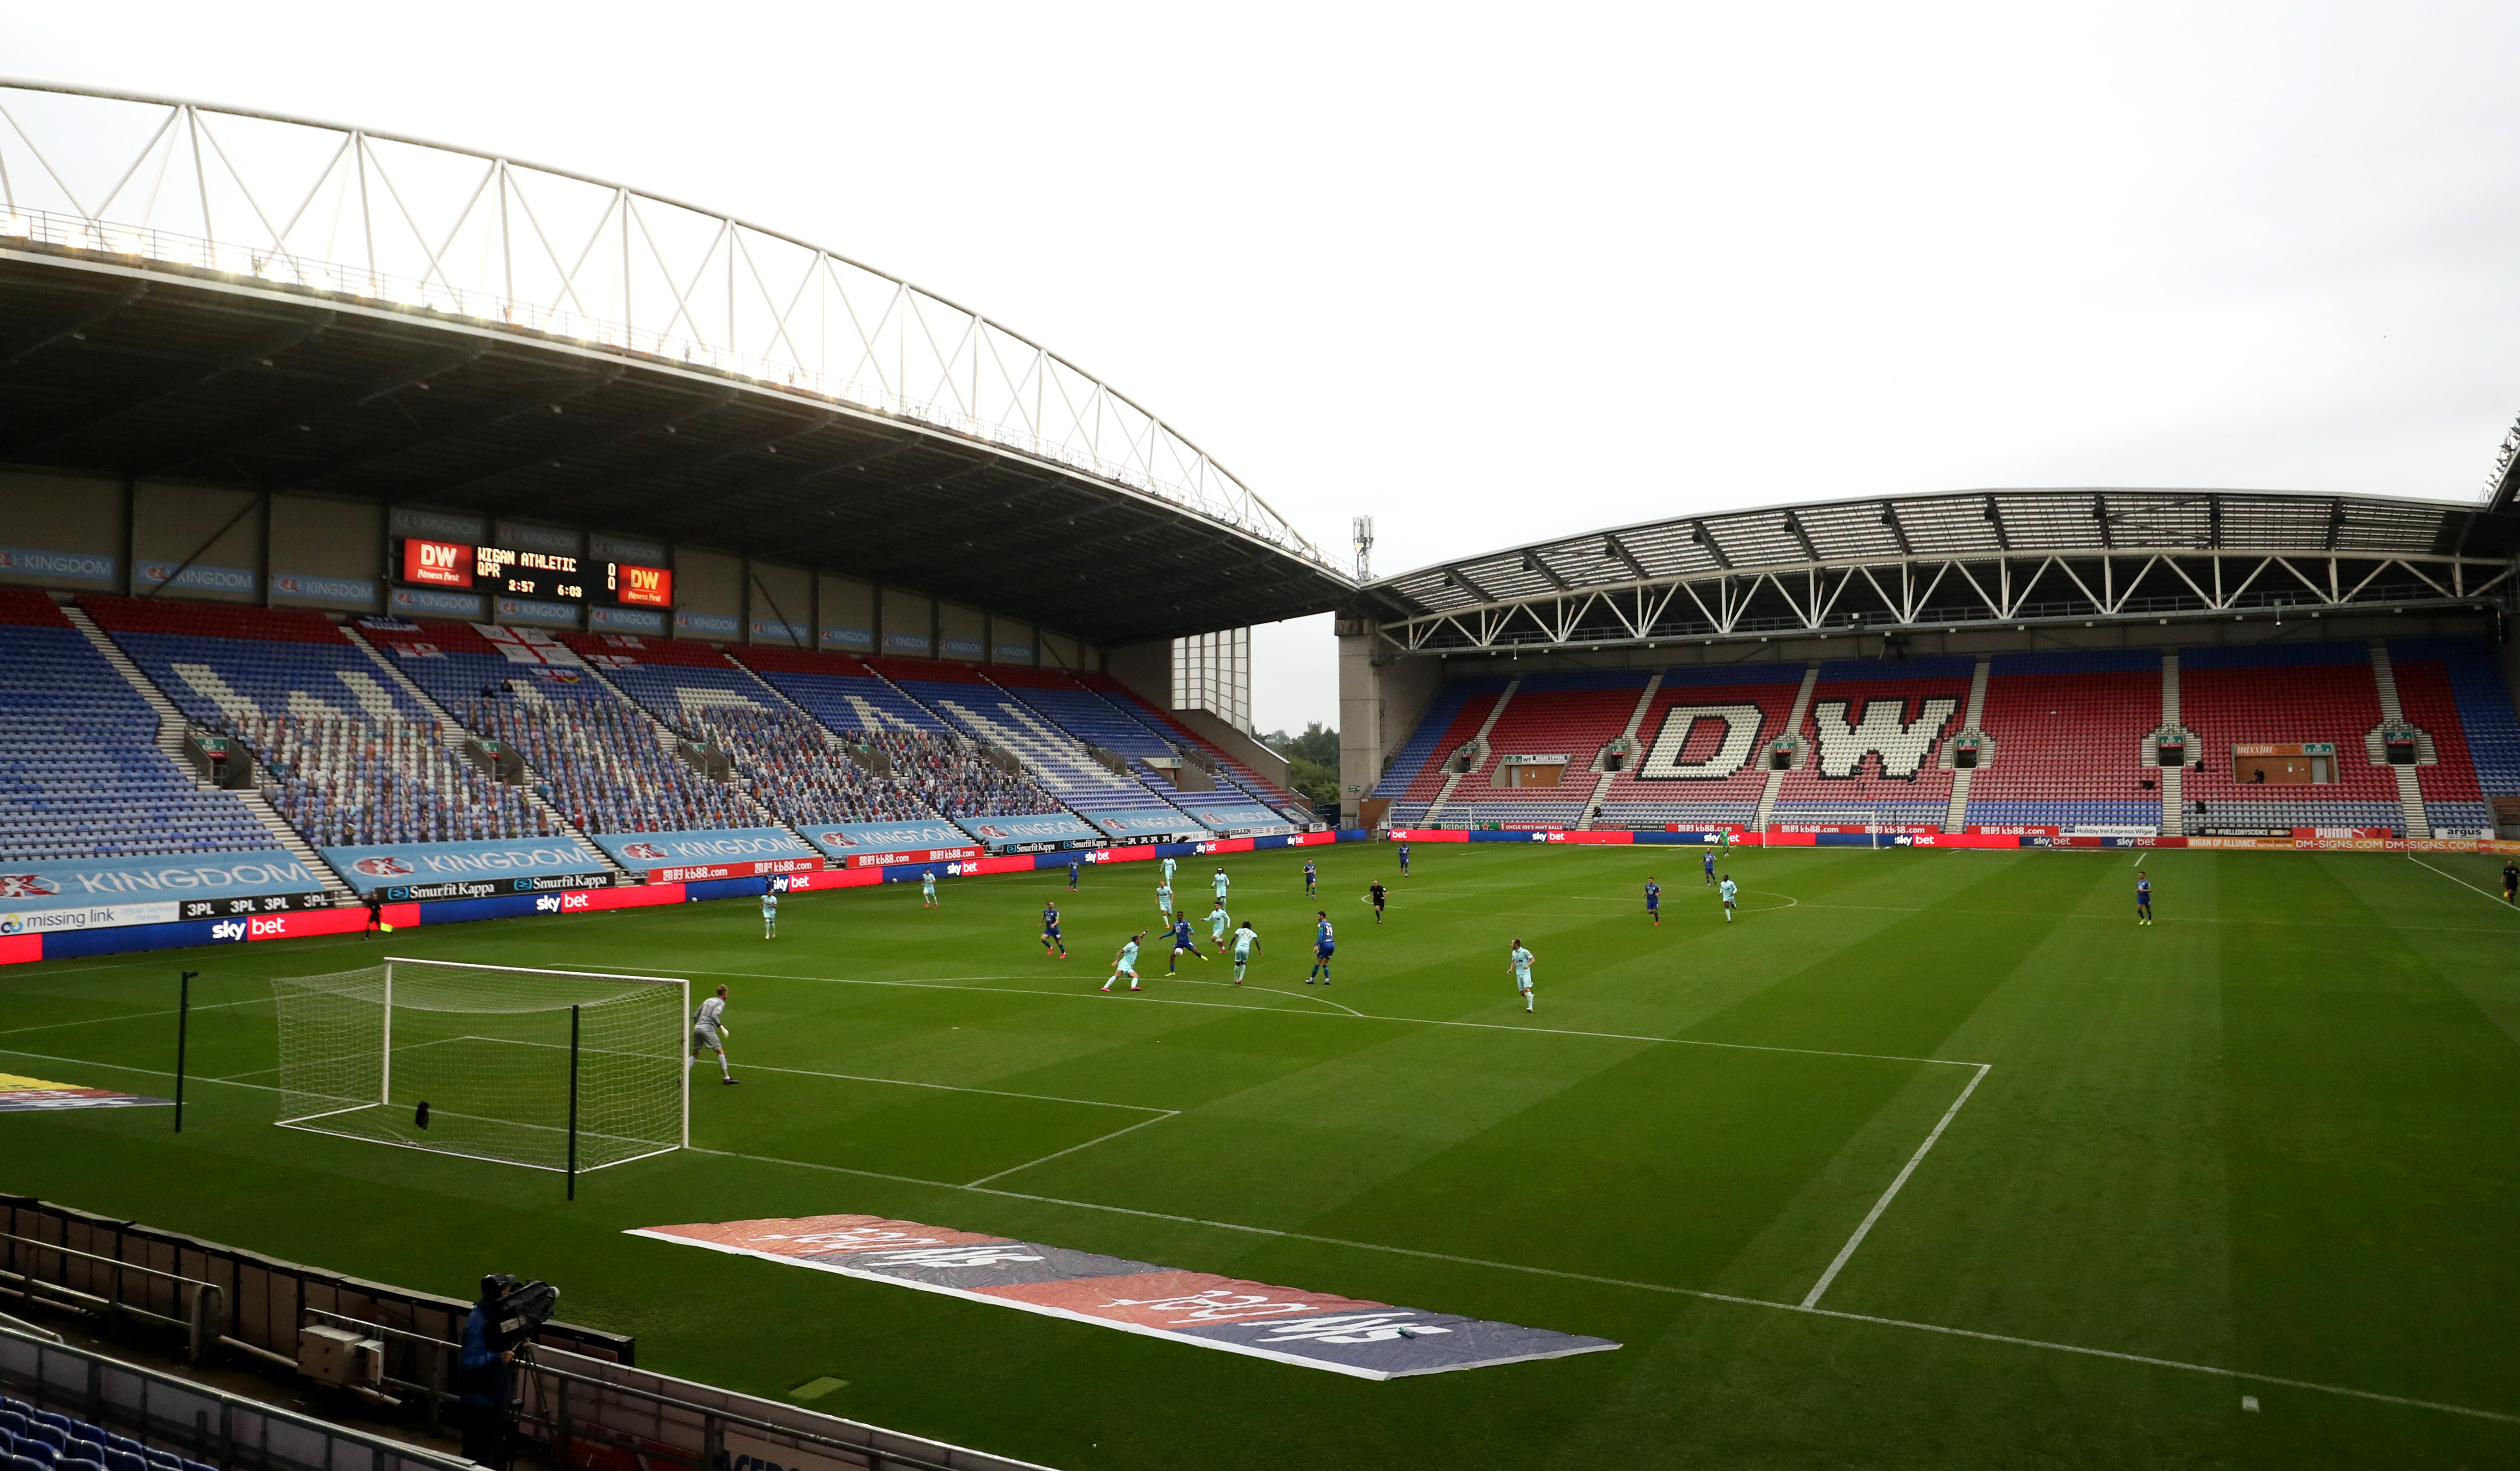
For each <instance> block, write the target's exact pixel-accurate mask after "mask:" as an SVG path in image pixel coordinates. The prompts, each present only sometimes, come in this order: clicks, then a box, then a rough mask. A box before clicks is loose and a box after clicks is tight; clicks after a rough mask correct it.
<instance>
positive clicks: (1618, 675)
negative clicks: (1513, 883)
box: [1437, 669, 1650, 827]
mask: <svg viewBox="0 0 2520 1471" xmlns="http://www.w3.org/2000/svg"><path fill="white" fill-rule="evenodd" d="M1649 677H1650V676H1648V675H1647V674H1646V673H1645V672H1644V671H1643V670H1640V669H1605V670H1601V671H1598V672H1592V671H1584V672H1570V673H1563V674H1534V675H1531V676H1529V677H1527V678H1525V679H1524V680H1523V681H1522V683H1521V685H1520V687H1519V688H1517V689H1516V690H1515V691H1514V692H1513V698H1512V699H1511V700H1509V701H1508V702H1507V703H1506V707H1505V713H1503V714H1502V715H1499V716H1498V717H1497V723H1496V727H1495V728H1494V729H1493V730H1491V731H1489V732H1488V750H1487V755H1486V758H1484V759H1483V760H1481V761H1480V763H1479V765H1478V767H1477V768H1476V769H1475V770H1472V771H1471V772H1469V773H1468V774H1467V775H1465V776H1463V778H1462V780H1461V782H1460V784H1459V785H1457V786H1455V787H1454V788H1453V795H1452V797H1451V798H1449V799H1447V800H1446V802H1445V804H1444V809H1443V810H1442V811H1441V812H1440V813H1438V814H1437V818H1438V820H1440V821H1444V822H1447V823H1450V822H1456V821H1460V822H1535V823H1562V824H1564V825H1566V826H1569V827H1571V826H1573V825H1574V824H1576V823H1578V822H1581V821H1582V820H1583V818H1584V813H1585V809H1586V808H1587V807H1588V806H1589V805H1590V804H1591V803H1592V800H1593V788H1594V787H1595V786H1596V785H1597V784H1598V780H1599V777H1598V773H1596V772H1595V771H1594V770H1593V769H1592V766H1593V758H1594V757H1595V756H1597V755H1598V754H1599V753H1600V750H1601V747H1602V746H1603V745H1605V744H1607V743H1608V742H1609V741H1610V739H1611V738H1612V737H1614V736H1616V735H1618V734H1619V732H1620V731H1622V730H1624V729H1626V728H1627V723H1628V717H1629V716H1630V715H1632V714H1634V713H1636V709H1637V700H1638V697H1639V696H1641V695H1642V694H1643V692H1644V687H1645V682H1646V680H1647V679H1648V678H1649ZM1473 729H1474V730H1475V727H1474V728H1473ZM1509 756H1564V757H1566V758H1567V762H1566V765H1565V766H1564V767H1563V768H1562V776H1563V780H1562V782H1561V783H1560V784H1559V785H1558V786H1556V787H1524V786H1509V787H1508V786H1500V785H1497V782H1498V780H1499V778H1500V777H1501V776H1502V775H1503V773H1504V771H1505V769H1506V759H1505V758H1507V757H1509Z"/></svg>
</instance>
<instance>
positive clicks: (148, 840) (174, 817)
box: [0, 589, 274, 862]
mask: <svg viewBox="0 0 2520 1471" xmlns="http://www.w3.org/2000/svg"><path fill="white" fill-rule="evenodd" d="M157 735H158V716H157V714H156V713H155V712H153V711H152V710H151V709H150V708H149V704H148V702H147V701H145V700H143V699H142V698H141V697H140V695H139V693H138V692H137V691H135V690H134V689H132V687H131V686H130V685H129V684H128V683H126V682H124V680H123V677H122V676H121V675H120V674H119V673H117V672H115V670H114V668H113V666H112V665H110V664H108V663H106V661H105V656H104V655H102V654H99V653H98V652H97V651H96V648H95V646H94V645H92V644H90V643H89V642H88V641H87V637H86V635H85V634H82V633H81V632H79V630H78V629H77V628H76V627H74V626H73V625H72V624H71V623H70V621H69V620H68V619H67V618H65V617H64V616H63V615H62V611H61V610H60V609H59V608H57V607H55V606H54V605H53V602H52V600H51V599H50V598H47V597H45V596H44V595H43V594H41V593H33V592H21V591H18V590H15V589H10V590H6V591H0V859H8V860H11V861H23V862H53V861H68V860H76V859H95V858H137V857H158V856H165V855H170V854H182V853H200V852H251V851H257V850H268V849H270V848H272V847H273V846H274V844H273V842H272V837H271V833H270V830H269V829H267V828H265V827H264V826H263V825H262V823H261V821H260V819H258V818H257V817H255V815H254V814H253V812H252V810H251V809H249V808H248V807H247V806H246V804H244V803H242V802H239V801H238V800H237V798H236V796H235V795H234V794H233V793H229V792H213V791H203V789H202V786H201V784H200V783H199V782H198V781H196V780H195V779H194V777H193V773H192V772H191V771H189V770H187V769H185V768H184V767H183V766H181V765H179V764H178V763H177V762H176V761H175V760H174V759H173V758H170V757H169V756H167V755H166V753H165V752H163V751H161V750H159V749H158V746H157V744H156V742H157Z"/></svg>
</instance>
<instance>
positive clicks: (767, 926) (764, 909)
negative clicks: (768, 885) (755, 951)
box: [761, 889, 779, 940]
mask: <svg viewBox="0 0 2520 1471" xmlns="http://www.w3.org/2000/svg"><path fill="white" fill-rule="evenodd" d="M778 935H779V891H777V890H775V889H764V890H762V891H761V938H762V939H764V940H775V939H777V938H778Z"/></svg>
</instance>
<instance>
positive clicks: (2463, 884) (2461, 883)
mask: <svg viewBox="0 0 2520 1471" xmlns="http://www.w3.org/2000/svg"><path fill="white" fill-rule="evenodd" d="M2407 856H2408V858H2411V859H2413V860H2414V862H2415V864H2416V865H2417V866H2418V867H2422V868H2432V870H2433V872H2435V873H2437V874H2440V875H2441V876H2442V877H2443V878H2446V879H2448V880H2450V881H2451V882H2452V883H2453V884H2456V885H2457V886H2458V887H2460V888H2461V889H2476V892H2477V893H2479V894H2481V895H2484V896H2486V897H2487V898H2490V899H2492V900H2494V901H2495V902H2496V903H2498V904H2499V903H2501V902H2502V896H2500V895H2498V894H2497V893H2495V892H2494V891H2493V890H2491V889H2477V888H2476V886H2475V885H2474V884H2471V883H2469V882H2468V881H2467V880H2465V879H2462V878H2460V877H2459V876H2458V875H2457V874H2454V873H2453V872H2451V871H2450V870H2449V869H2447V868H2433V865H2432V864H2430V863H2426V862H2425V861H2424V860H2423V859H2421V858H2417V857H2415V855H2414V854H2413V853H2408V854H2407Z"/></svg>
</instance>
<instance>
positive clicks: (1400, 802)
mask: <svg viewBox="0 0 2520 1471" xmlns="http://www.w3.org/2000/svg"><path fill="white" fill-rule="evenodd" d="M1506 683H1507V681H1506V680H1504V679H1501V678H1497V677H1494V676H1487V675H1483V676H1479V677H1476V678H1471V679H1457V680H1454V681H1453V682H1452V683H1451V684H1448V685H1446V686H1444V688H1443V690H1442V691H1441V692H1440V693H1438V694H1437V695H1436V696H1435V700H1434V703H1433V704H1432V705H1430V706H1429V707H1427V710H1426V713H1425V715H1424V716H1423V717H1422V718H1420V719H1419V720H1418V729H1417V730H1416V731H1415V732H1413V733H1412V734H1411V735H1410V737H1409V740H1408V742H1407V743H1406V744H1404V745H1403V746H1402V747H1401V748H1400V754H1399V755H1398V756H1397V757H1394V758H1392V761H1391V764H1390V765H1388V766H1386V767H1384V768H1383V772H1382V779H1381V780H1380V781H1378V782H1376V783H1374V787H1373V795H1374V796H1376V797H1380V798H1386V799H1389V800H1390V802H1391V808H1390V812H1389V814H1388V820H1389V822H1390V823H1391V824H1392V825H1393V826H1395V827H1410V826H1413V825H1415V824H1416V823H1418V822H1419V821H1420V820H1422V819H1423V818H1424V817H1425V815H1426V805H1427V804H1429V803H1431V802H1433V801H1434V800H1435V796H1436V794H1437V793H1439V792H1441V791H1443V790H1444V777H1445V775H1446V772H1445V766H1446V764H1447V763H1448V762H1450V761H1451V760H1452V758H1453V753H1454V752H1456V751H1459V750H1460V749H1461V748H1462V746H1463V743H1465V742H1467V741H1468V740H1469V739H1470V738H1471V737H1472V736H1475V735H1477V734H1478V733H1479V727H1480V726H1481V725H1483V724H1486V723H1487V718H1488V712H1490V711H1492V710H1494V709H1496V703H1497V700H1498V698H1499V697H1500V696H1502V695H1503V694H1504V693H1505V687H1506Z"/></svg>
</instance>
